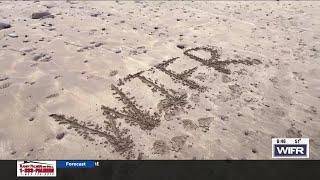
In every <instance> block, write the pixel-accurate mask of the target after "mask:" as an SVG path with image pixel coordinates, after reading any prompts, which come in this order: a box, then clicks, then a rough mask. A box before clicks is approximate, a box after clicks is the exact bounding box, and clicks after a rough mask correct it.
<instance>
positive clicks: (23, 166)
mask: <svg viewBox="0 0 320 180" xmlns="http://www.w3.org/2000/svg"><path fill="white" fill-rule="evenodd" d="M98 166H99V161H92V160H59V161H17V177H56V176H57V169H66V168H95V167H98Z"/></svg>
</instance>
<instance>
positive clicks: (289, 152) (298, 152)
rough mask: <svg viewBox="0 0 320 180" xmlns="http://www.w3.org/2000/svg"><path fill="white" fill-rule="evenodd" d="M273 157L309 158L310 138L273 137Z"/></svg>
mask: <svg viewBox="0 0 320 180" xmlns="http://www.w3.org/2000/svg"><path fill="white" fill-rule="evenodd" d="M272 158H309V138H272Z"/></svg>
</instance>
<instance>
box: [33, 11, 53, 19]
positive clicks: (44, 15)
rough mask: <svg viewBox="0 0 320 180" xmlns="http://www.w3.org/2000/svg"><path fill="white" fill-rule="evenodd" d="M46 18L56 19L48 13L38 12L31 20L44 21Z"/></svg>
mask: <svg viewBox="0 0 320 180" xmlns="http://www.w3.org/2000/svg"><path fill="white" fill-rule="evenodd" d="M44 18H54V15H52V14H51V13H49V12H48V11H45V12H36V13H32V15H31V19H44Z"/></svg>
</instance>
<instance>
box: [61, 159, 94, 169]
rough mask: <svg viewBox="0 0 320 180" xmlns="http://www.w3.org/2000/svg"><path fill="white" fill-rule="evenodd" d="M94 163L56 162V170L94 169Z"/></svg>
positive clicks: (79, 161) (84, 161)
mask: <svg viewBox="0 0 320 180" xmlns="http://www.w3.org/2000/svg"><path fill="white" fill-rule="evenodd" d="M94 167H95V163H94V161H89V160H83V161H81V160H70V161H69V160H59V161H57V168H94Z"/></svg>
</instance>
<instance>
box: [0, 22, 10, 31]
mask: <svg viewBox="0 0 320 180" xmlns="http://www.w3.org/2000/svg"><path fill="white" fill-rule="evenodd" d="M10 27H11V25H10V24H7V23H3V22H0V30H2V29H8V28H10Z"/></svg>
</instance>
